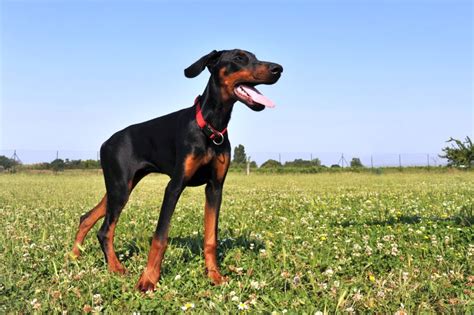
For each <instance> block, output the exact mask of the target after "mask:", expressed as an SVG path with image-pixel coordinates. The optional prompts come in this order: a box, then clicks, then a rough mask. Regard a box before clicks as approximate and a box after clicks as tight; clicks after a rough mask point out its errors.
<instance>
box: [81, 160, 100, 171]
mask: <svg viewBox="0 0 474 315" xmlns="http://www.w3.org/2000/svg"><path fill="white" fill-rule="evenodd" d="M81 168H87V169H90V168H93V169H97V168H100V161H97V160H85V161H81Z"/></svg>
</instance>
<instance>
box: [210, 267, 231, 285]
mask: <svg viewBox="0 0 474 315" xmlns="http://www.w3.org/2000/svg"><path fill="white" fill-rule="evenodd" d="M207 276H208V277H209V279H211V282H212V284H214V285H221V284H224V283H227V282H229V277H224V276H223V275H221V274H220V272H219V271H217V270H211V271H208V272H207Z"/></svg>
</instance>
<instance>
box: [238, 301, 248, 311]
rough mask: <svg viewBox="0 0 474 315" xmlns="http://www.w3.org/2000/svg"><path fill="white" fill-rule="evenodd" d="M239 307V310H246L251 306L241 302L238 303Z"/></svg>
mask: <svg viewBox="0 0 474 315" xmlns="http://www.w3.org/2000/svg"><path fill="white" fill-rule="evenodd" d="M237 308H238V309H239V311H245V310H248V309H249V306H248V305H247V304H245V303H242V302H240V303H239V305H237Z"/></svg>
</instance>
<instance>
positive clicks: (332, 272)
mask: <svg viewBox="0 0 474 315" xmlns="http://www.w3.org/2000/svg"><path fill="white" fill-rule="evenodd" d="M323 274H324V275H326V276H328V277H332V275H333V274H334V271H333V270H332V269H331V268H328V269H326V271H325V272H323Z"/></svg>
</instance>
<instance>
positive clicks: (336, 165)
mask: <svg viewBox="0 0 474 315" xmlns="http://www.w3.org/2000/svg"><path fill="white" fill-rule="evenodd" d="M339 167H341V166H340V165H339V164H333V165H331V168H339Z"/></svg>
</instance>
